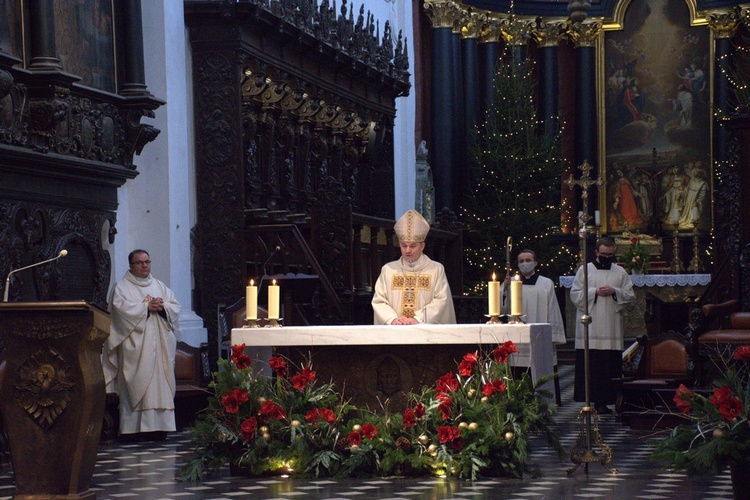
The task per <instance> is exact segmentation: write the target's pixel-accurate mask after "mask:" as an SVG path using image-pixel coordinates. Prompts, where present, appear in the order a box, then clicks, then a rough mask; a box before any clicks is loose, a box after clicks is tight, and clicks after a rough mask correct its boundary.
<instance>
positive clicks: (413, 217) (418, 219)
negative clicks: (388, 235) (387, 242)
mask: <svg viewBox="0 0 750 500" xmlns="http://www.w3.org/2000/svg"><path fill="white" fill-rule="evenodd" d="M393 229H394V230H395V231H396V236H398V241H399V243H402V242H409V243H411V242H415V243H422V242H424V240H425V238H427V233H429V232H430V223H429V222H427V220H425V218H424V217H422V214H420V213H419V212H417V211H416V210H409V211H407V212H406V213H405V214H404V215H402V216H401V217H400V218H399V219H398V220H397V221H396V224H394V226H393Z"/></svg>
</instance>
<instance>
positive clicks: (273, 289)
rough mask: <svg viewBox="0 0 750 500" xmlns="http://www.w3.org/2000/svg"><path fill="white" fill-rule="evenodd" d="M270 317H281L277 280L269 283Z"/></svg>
mask: <svg viewBox="0 0 750 500" xmlns="http://www.w3.org/2000/svg"><path fill="white" fill-rule="evenodd" d="M268 319H279V285H277V284H276V280H273V283H271V284H270V285H268Z"/></svg>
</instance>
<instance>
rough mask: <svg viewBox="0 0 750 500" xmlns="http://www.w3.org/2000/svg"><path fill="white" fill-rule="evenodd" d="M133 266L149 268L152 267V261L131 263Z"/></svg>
mask: <svg viewBox="0 0 750 500" xmlns="http://www.w3.org/2000/svg"><path fill="white" fill-rule="evenodd" d="M130 265H131V266H148V265H151V261H150V260H136V261H135V262H131V263H130Z"/></svg>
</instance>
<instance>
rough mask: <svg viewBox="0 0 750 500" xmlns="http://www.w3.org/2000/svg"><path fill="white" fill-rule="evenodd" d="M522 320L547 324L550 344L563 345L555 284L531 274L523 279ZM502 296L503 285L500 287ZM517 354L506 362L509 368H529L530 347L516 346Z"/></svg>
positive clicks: (562, 331) (562, 326) (560, 316)
mask: <svg viewBox="0 0 750 500" xmlns="http://www.w3.org/2000/svg"><path fill="white" fill-rule="evenodd" d="M522 288H523V290H522V295H523V315H524V316H525V317H524V318H523V319H524V321H525V322H526V323H549V324H550V326H551V327H552V343H553V344H565V327H564V325H563V318H562V313H561V312H560V305H559V304H558V303H557V296H556V295H555V283H554V282H553V281H552V280H551V279H549V278H545V277H544V276H540V275H539V274H536V273H535V274H533V275H531V276H530V277H529V278H526V277H525V276H524V277H523V287H522ZM500 291H501V295H502V296H504V294H503V292H504V291H505V283H504V282H503V284H502V285H501V286H500ZM516 348H517V349H518V352H517V353H513V354H511V356H510V359H509V360H508V363H509V364H510V365H511V366H523V367H528V366H531V346H529V345H528V344H518V345H516ZM552 354H553V357H554V364H555V365H557V350H556V349H553V350H552Z"/></svg>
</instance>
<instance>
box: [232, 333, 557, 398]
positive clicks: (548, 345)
mask: <svg viewBox="0 0 750 500" xmlns="http://www.w3.org/2000/svg"><path fill="white" fill-rule="evenodd" d="M508 340H511V341H513V342H514V343H516V344H529V345H530V348H531V367H530V368H531V378H532V380H533V381H534V382H536V381H537V380H538V379H539V378H540V377H542V376H544V375H549V374H551V373H553V358H552V349H553V345H552V328H551V327H550V325H549V324H548V323H532V324H520V325H507V324H483V323H480V324H458V325H433V324H419V325H335V326H285V327H282V328H234V329H232V345H238V344H245V346H247V347H254V348H257V347H307V346H310V347H316V346H317V347H330V346H357V345H424V344H431V345H441V344H444V345H448V344H454V345H461V344H466V345H493V346H497V345H499V344H502V343H503V342H505V341H508ZM511 361H512V359H511ZM544 389H545V390H548V391H549V392H550V394H553V393H554V392H553V387H552V382H549V383H547V384H545V386H544Z"/></svg>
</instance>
